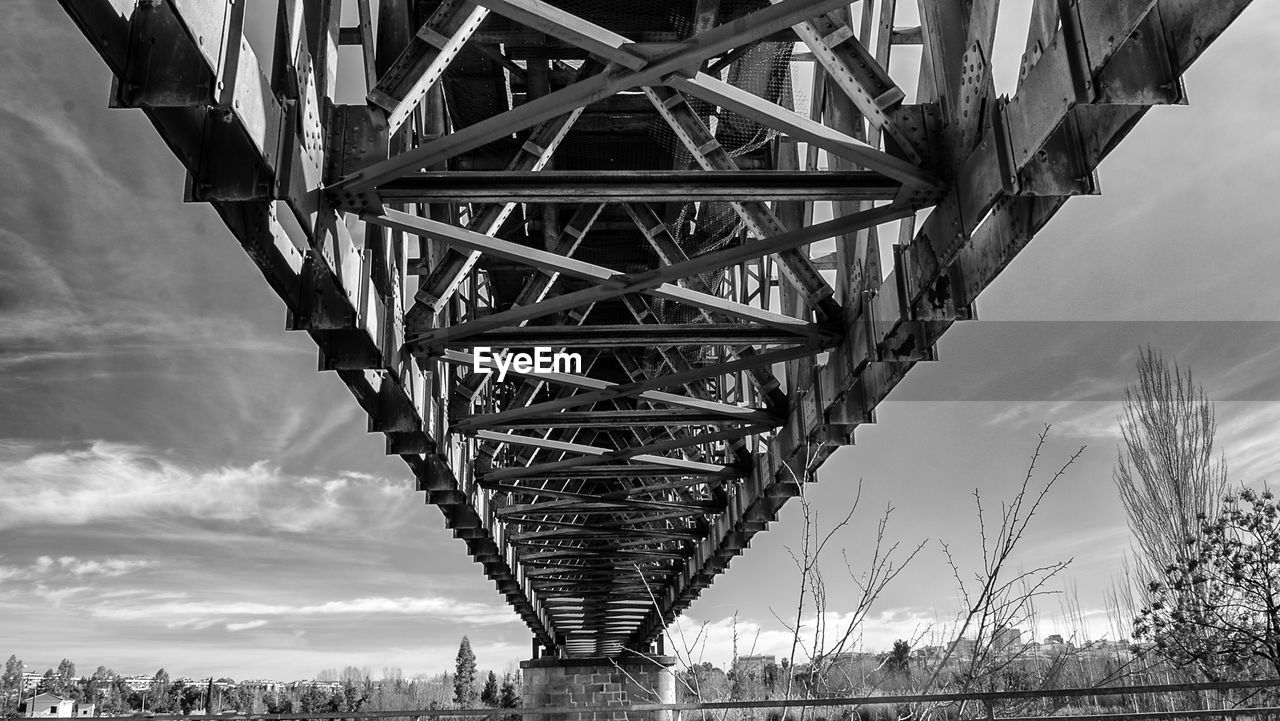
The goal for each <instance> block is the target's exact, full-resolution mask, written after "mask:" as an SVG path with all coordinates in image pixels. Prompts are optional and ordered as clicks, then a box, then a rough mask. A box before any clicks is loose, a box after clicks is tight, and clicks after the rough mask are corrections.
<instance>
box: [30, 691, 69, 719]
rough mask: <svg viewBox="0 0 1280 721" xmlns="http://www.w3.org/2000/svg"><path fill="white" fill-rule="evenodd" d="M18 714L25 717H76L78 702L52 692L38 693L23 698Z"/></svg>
mask: <svg viewBox="0 0 1280 721" xmlns="http://www.w3.org/2000/svg"><path fill="white" fill-rule="evenodd" d="M18 715H19V716H22V717H24V718H74V717H75V715H76V702H75V701H72V700H71V699H69V698H63V697H61V696H55V695H53V694H51V693H42V694H36V695H35V696H32V697H31V698H28V699H24V700H23V702H22V705H20V706H19V707H18Z"/></svg>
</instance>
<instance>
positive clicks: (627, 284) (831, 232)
mask: <svg viewBox="0 0 1280 721" xmlns="http://www.w3.org/2000/svg"><path fill="white" fill-rule="evenodd" d="M914 212H915V209H914V208H913V207H912V206H909V205H898V204H891V205H886V206H883V207H880V208H875V209H872V210H868V211H865V212H863V213H859V214H857V215H853V216H846V217H843V218H834V219H832V220H829V221H826V222H825V223H818V224H817V225H812V226H809V227H807V228H800V229H797V230H792V231H788V232H786V233H782V234H780V235H775V236H772V237H769V238H767V239H764V240H758V241H754V242H752V243H749V244H745V245H741V246H737V247H731V248H725V249H722V250H717V251H713V252H711V253H706V254H704V255H700V256H697V257H694V258H690V259H689V260H687V261H684V262H680V263H673V264H672V265H669V266H666V267H664V268H661V269H658V270H654V271H650V272H646V273H639V274H616V273H615V274H611V275H609V276H608V277H607V278H604V279H602V281H603V282H602V283H601V284H600V285H596V286H593V287H591V288H587V289H585V290H581V291H575V292H572V293H564V294H561V295H559V296H556V297H554V298H549V299H547V300H545V301H542V302H540V303H536V304H532V305H528V306H517V307H513V308H510V309H508V310H505V311H501V312H498V313H494V314H492V315H489V316H486V317H484V318H481V319H476V320H472V321H466V322H463V323H458V324H455V325H453V326H451V327H449V328H444V329H441V330H439V331H433V332H430V333H424V334H423V335H421V336H419V337H418V341H417V342H419V343H422V344H431V343H443V342H445V341H446V340H448V339H457V338H463V337H468V336H470V335H474V334H477V333H483V332H485V331H488V330H492V329H495V328H502V327H504V326H510V325H517V324H519V323H521V322H522V321H527V320H529V319H531V318H538V317H540V316H544V315H549V314H551V313H558V312H561V311H567V310H572V309H573V308H578V307H580V306H585V305H587V304H589V303H595V302H600V301H604V300H608V299H610V298H617V297H620V296H623V295H627V294H628V293H641V292H648V293H651V294H652V295H659V294H660V293H661V294H665V295H666V297H668V298H670V299H672V300H677V301H685V300H688V301H689V302H690V303H691V304H692V305H695V306H698V307H705V308H707V309H709V310H713V311H715V312H721V313H730V312H736V311H738V310H742V315H746V314H750V315H751V316H754V317H753V318H744V319H748V320H758V321H759V322H762V323H763V322H765V321H764V320H762V319H761V316H767V317H774V316H776V314H773V313H769V312H760V311H757V310H755V309H753V308H750V306H743V305H741V304H738V303H732V302H729V301H725V300H724V299H721V298H716V297H713V296H707V295H704V294H699V293H690V292H688V291H686V290H684V289H681V288H679V287H677V286H674V285H671V284H670V283H668V282H666V281H668V280H674V279H679V278H686V277H689V276H691V275H696V274H698V273H704V272H707V271H714V270H718V269H720V268H724V267H726V266H730V265H734V264H736V263H739V262H742V261H745V260H750V259H752V258H757V257H760V256H762V255H769V254H774V253H784V252H786V251H788V250H791V249H794V248H797V247H801V246H804V245H808V244H810V243H815V242H817V241H819V240H823V239H825V238H830V237H832V236H835V235H839V234H842V233H847V232H852V231H854V230H857V229H859V228H865V227H869V226H873V225H880V224H881V223H887V222H890V221H893V220H897V219H899V218H903V217H906V216H908V215H912V214H913V213H914ZM373 217H383V218H384V220H386V221H387V222H391V221H390V218H387V217H385V216H373ZM424 220H425V219H423V218H416V219H410V220H408V222H406V224H405V225H404V226H402V227H406V228H414V229H422V230H423V231H424V232H427V231H430V232H439V233H440V234H441V235H442V236H445V237H449V238H465V241H463V242H468V243H478V244H479V245H481V246H484V245H486V242H485V241H482V240H480V239H476V238H472V237H470V236H462V235H461V234H459V233H456V232H455V231H457V230H458V229H456V228H452V227H448V226H445V227H442V226H440V225H434V224H427V223H424V222H423V221H424ZM413 232H417V230H414V231H413ZM525 250H529V249H525ZM531 257H532V255H531V254H530V255H523V254H521V255H519V256H518V259H519V260H520V261H522V262H523V261H527V260H529V259H530V258H531ZM539 257H541V254H539ZM512 259H513V260H515V259H517V257H516V256H514V255H513V256H512ZM546 266H547V267H549V268H554V269H555V270H556V271H557V272H561V273H564V272H567V270H568V269H567V268H566V267H557V265H556V261H554V260H548V261H547V263H546ZM579 267H580V268H582V269H583V272H584V273H587V272H590V273H591V277H599V276H600V269H599V268H598V267H597V268H592V269H591V270H590V271H588V270H586V267H585V266H579ZM815 272H816V271H815ZM659 297H663V296H661V295H659ZM749 308H750V310H745V309H749ZM782 317H783V318H787V317H786V316H782ZM796 321H797V319H794V318H788V319H787V321H786V322H785V323H783V325H784V326H787V327H792V326H794V325H796ZM799 325H800V326H801V327H803V328H806V329H809V328H812V327H813V326H812V324H808V323H805V322H804V321H800V322H799ZM813 332H815V333H822V331H821V330H820V329H817V328H813Z"/></svg>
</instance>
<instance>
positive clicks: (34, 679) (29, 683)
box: [22, 671, 44, 693]
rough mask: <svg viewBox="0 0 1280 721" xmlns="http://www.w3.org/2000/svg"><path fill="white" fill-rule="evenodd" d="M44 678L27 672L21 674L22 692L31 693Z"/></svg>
mask: <svg viewBox="0 0 1280 721" xmlns="http://www.w3.org/2000/svg"><path fill="white" fill-rule="evenodd" d="M41 678H44V677H43V676H41V675H40V674H38V673H33V672H31V671H27V672H25V673H23V674H22V692H23V693H31V692H32V691H35V690H36V686H39V685H40V679H41Z"/></svg>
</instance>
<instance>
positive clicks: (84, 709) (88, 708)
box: [76, 703, 98, 718]
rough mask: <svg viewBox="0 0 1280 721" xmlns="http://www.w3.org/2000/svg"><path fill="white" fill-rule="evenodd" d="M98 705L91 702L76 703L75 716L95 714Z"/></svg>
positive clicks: (82, 716) (83, 716)
mask: <svg viewBox="0 0 1280 721" xmlns="http://www.w3.org/2000/svg"><path fill="white" fill-rule="evenodd" d="M97 710H98V707H97V706H96V705H95V704H91V703H82V704H76V718H86V717H89V716H97V715H98V714H97Z"/></svg>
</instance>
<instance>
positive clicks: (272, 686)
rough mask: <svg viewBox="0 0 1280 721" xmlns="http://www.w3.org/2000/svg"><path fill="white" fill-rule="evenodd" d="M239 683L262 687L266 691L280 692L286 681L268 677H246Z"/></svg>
mask: <svg viewBox="0 0 1280 721" xmlns="http://www.w3.org/2000/svg"><path fill="white" fill-rule="evenodd" d="M239 685H240V686H242V687H246V688H251V689H261V690H262V691H264V692H265V693H279V692H281V691H283V690H284V687H285V683H284V681H272V680H271V679H266V678H254V679H246V680H244V681H241V682H240V683H239Z"/></svg>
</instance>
